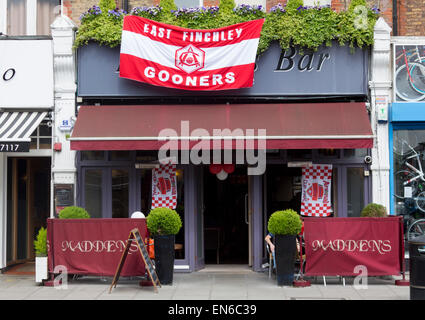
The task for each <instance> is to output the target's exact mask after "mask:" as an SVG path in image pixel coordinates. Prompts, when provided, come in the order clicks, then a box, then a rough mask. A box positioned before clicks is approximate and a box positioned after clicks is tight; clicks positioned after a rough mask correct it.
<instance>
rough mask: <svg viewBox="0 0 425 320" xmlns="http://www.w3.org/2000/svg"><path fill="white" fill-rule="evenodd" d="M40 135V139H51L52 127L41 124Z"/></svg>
mask: <svg viewBox="0 0 425 320" xmlns="http://www.w3.org/2000/svg"><path fill="white" fill-rule="evenodd" d="M38 135H39V136H40V137H51V136H52V127H49V126H48V125H47V124H46V123H41V124H40V126H39V132H38Z"/></svg>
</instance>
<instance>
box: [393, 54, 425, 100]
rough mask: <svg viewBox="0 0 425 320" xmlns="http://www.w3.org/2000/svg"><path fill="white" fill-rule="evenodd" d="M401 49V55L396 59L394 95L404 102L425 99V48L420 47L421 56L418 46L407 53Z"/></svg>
mask: <svg viewBox="0 0 425 320" xmlns="http://www.w3.org/2000/svg"><path fill="white" fill-rule="evenodd" d="M402 48H403V49H402V53H401V54H400V55H399V56H397V57H396V65H397V70H396V72H395V79H394V84H395V85H394V87H395V92H396V95H397V96H398V97H399V98H400V99H402V100H405V101H420V100H423V99H425V46H422V55H421V52H420V51H419V47H418V46H414V48H413V49H410V50H407V51H406V48H405V46H402ZM402 58H403V59H402ZM400 61H401V63H400Z"/></svg>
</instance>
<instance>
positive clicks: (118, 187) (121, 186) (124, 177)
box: [112, 169, 129, 218]
mask: <svg viewBox="0 0 425 320" xmlns="http://www.w3.org/2000/svg"><path fill="white" fill-rule="evenodd" d="M128 182H129V176H128V170H119V169H113V170H112V218H128V216H129V215H128V213H129V212H128V191H129V187H128Z"/></svg>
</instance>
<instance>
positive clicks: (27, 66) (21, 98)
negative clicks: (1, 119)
mask: <svg viewBox="0 0 425 320" xmlns="http://www.w3.org/2000/svg"><path fill="white" fill-rule="evenodd" d="M53 90H54V88H53V48H52V40H50V39H42V40H34V39H24V40H15V39H14V40H5V39H2V40H0V108H20V109H23V108H24V109H32V108H34V109H40V108H51V107H53V104H54V100H53Z"/></svg>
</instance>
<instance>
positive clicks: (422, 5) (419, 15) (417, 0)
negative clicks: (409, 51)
mask: <svg viewBox="0 0 425 320" xmlns="http://www.w3.org/2000/svg"><path fill="white" fill-rule="evenodd" d="M398 16H399V20H398V31H399V35H400V36H425V0H399V1H398Z"/></svg>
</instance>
